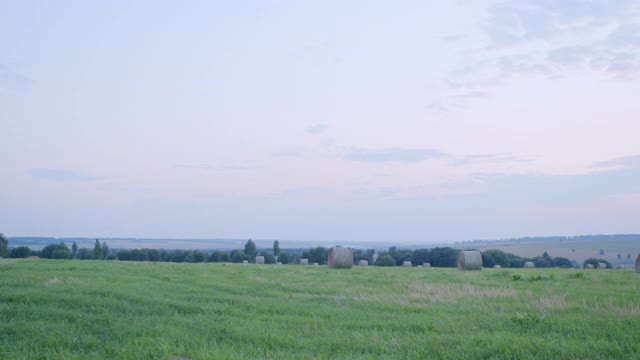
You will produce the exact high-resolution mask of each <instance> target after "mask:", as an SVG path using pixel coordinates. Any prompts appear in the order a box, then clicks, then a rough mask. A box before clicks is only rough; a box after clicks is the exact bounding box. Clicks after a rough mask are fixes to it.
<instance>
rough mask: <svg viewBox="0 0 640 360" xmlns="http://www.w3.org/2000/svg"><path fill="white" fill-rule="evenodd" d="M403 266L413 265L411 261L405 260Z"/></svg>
mask: <svg viewBox="0 0 640 360" xmlns="http://www.w3.org/2000/svg"><path fill="white" fill-rule="evenodd" d="M402 266H404V267H411V266H412V265H411V261H405V262H403V263H402Z"/></svg>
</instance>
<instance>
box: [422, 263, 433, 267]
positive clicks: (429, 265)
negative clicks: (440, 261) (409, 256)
mask: <svg viewBox="0 0 640 360" xmlns="http://www.w3.org/2000/svg"><path fill="white" fill-rule="evenodd" d="M422 267H426V268H427V267H431V263H422Z"/></svg>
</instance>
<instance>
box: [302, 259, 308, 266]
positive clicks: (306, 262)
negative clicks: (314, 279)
mask: <svg viewBox="0 0 640 360" xmlns="http://www.w3.org/2000/svg"><path fill="white" fill-rule="evenodd" d="M300 265H309V259H300Z"/></svg>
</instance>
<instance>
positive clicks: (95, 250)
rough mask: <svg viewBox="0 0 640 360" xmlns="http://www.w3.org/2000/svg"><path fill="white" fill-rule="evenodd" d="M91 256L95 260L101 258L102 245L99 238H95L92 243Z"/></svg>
mask: <svg viewBox="0 0 640 360" xmlns="http://www.w3.org/2000/svg"><path fill="white" fill-rule="evenodd" d="M93 258H94V259H96V260H101V259H102V245H100V240H98V239H96V244H95V245H93Z"/></svg>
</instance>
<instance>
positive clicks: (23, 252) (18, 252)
mask: <svg viewBox="0 0 640 360" xmlns="http://www.w3.org/2000/svg"><path fill="white" fill-rule="evenodd" d="M29 255H31V249H29V247H28V246H18V247H17V248H13V249H11V253H9V257H10V258H14V259H26V258H28V257H29Z"/></svg>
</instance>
